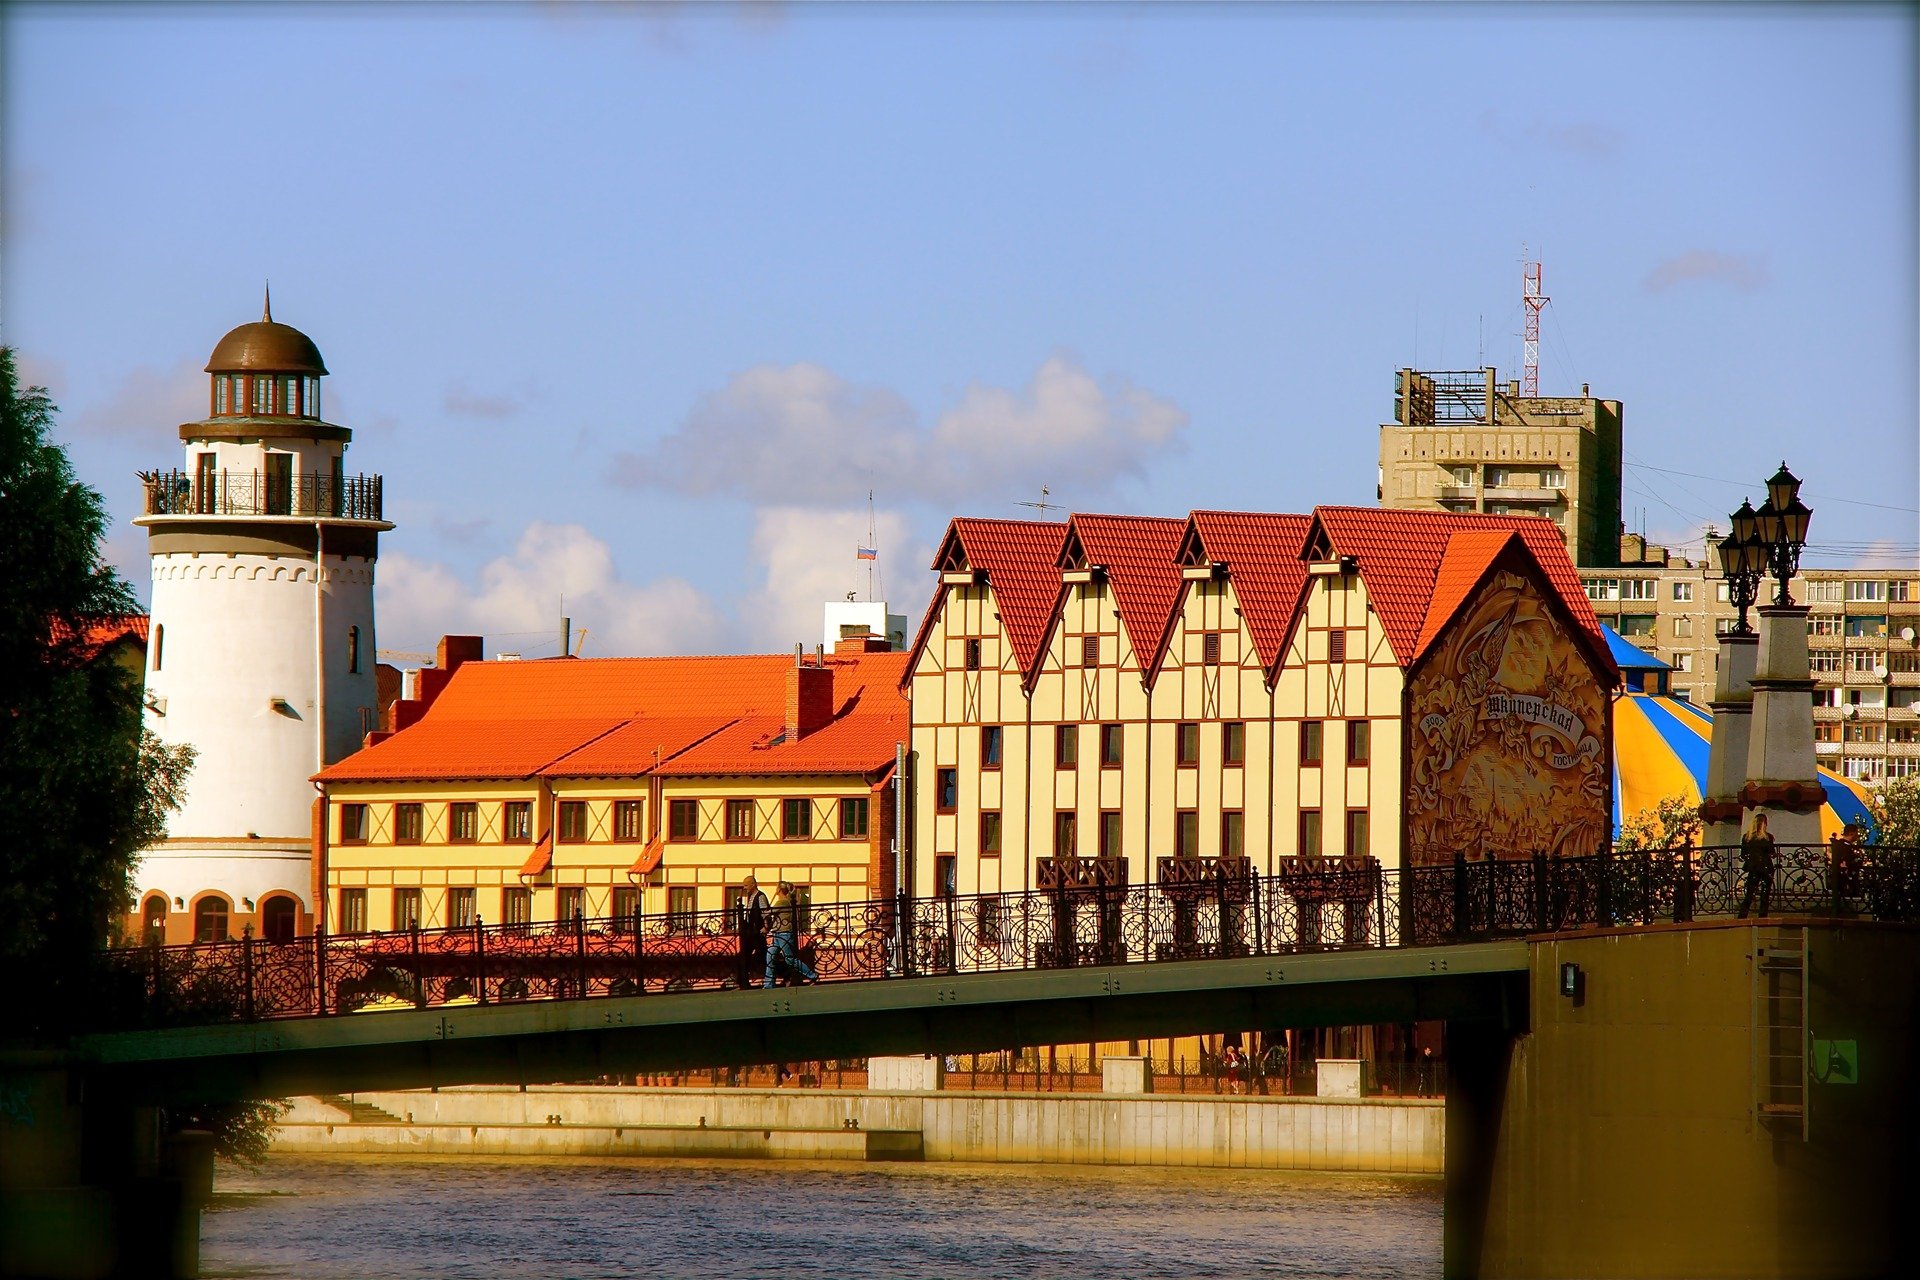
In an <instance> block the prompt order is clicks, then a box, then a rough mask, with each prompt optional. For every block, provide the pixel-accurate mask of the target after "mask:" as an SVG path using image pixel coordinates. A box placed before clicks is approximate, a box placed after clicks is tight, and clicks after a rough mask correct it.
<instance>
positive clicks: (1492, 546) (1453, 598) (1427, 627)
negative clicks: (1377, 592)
mask: <svg viewBox="0 0 1920 1280" xmlns="http://www.w3.org/2000/svg"><path fill="white" fill-rule="evenodd" d="M1519 536H1520V535H1519V534H1517V533H1515V532H1514V531H1513V530H1511V529H1468V530H1463V531H1461V532H1459V533H1456V534H1454V535H1453V536H1452V537H1450V538H1448V539H1447V550H1446V554H1445V555H1444V556H1442V557H1441V560H1440V568H1439V569H1438V571H1436V573H1435V575H1434V580H1433V592H1432V595H1431V596H1430V597H1429V599H1428V601H1427V620H1426V621H1425V622H1424V623H1422V624H1421V627H1420V638H1419V640H1418V641H1416V642H1415V644H1414V647H1413V656H1414V657H1415V658H1418V657H1419V656H1420V655H1421V654H1423V653H1425V652H1426V651H1427V646H1428V645H1430V644H1432V643H1433V641H1434V638H1435V637H1436V636H1438V635H1439V634H1440V631H1441V628H1443V627H1445V626H1446V625H1447V622H1448V620H1449V619H1451V618H1452V617H1453V614H1454V611H1455V610H1456V609H1458V608H1459V607H1460V606H1461V604H1462V603H1463V602H1465V600H1466V598H1467V595H1468V593H1470V592H1471V591H1472V590H1473V589H1474V588H1475V587H1476V586H1478V585H1480V579H1482V578H1484V577H1486V575H1487V570H1488V569H1489V568H1491V567H1492V566H1493V562H1494V561H1495V560H1497V559H1499V557H1500V553H1501V552H1502V551H1505V550H1506V549H1507V545H1508V544H1509V543H1511V542H1512V541H1513V540H1514V539H1515V538H1517V537H1519ZM1522 545H1525V544H1524V543H1523V544H1522Z"/></svg>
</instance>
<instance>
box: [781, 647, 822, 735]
mask: <svg viewBox="0 0 1920 1280" xmlns="http://www.w3.org/2000/svg"><path fill="white" fill-rule="evenodd" d="M832 719H833V668H832V667H829V666H827V665H825V664H824V663H822V664H821V665H820V666H817V667H816V666H808V665H807V664H806V663H804V662H797V661H796V662H795V663H794V664H793V667H792V669H791V670H789V671H788V672H787V726H786V728H787V734H786V737H787V741H788V742H797V741H799V740H800V739H801V738H804V737H806V736H807V735H808V734H810V733H812V732H813V731H814V730H816V729H823V728H825V727H826V726H827V724H828V723H829V722H830V721H832Z"/></svg>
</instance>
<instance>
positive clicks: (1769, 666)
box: [1723, 462, 1826, 845]
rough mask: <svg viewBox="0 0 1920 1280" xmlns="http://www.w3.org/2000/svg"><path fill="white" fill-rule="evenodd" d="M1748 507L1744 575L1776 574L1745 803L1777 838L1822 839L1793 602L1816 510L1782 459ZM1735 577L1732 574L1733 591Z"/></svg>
mask: <svg viewBox="0 0 1920 1280" xmlns="http://www.w3.org/2000/svg"><path fill="white" fill-rule="evenodd" d="M1749 512H1750V509H1749V507H1748V505H1747V504H1746V503H1742V504H1741V510H1740V511H1739V512H1736V513H1735V515H1734V520H1735V528H1736V536H1738V530H1739V526H1740V522H1741V520H1742V518H1743V517H1746V523H1747V527H1748V529H1749V530H1750V532H1751V536H1750V538H1744V539H1742V540H1741V546H1740V555H1739V558H1738V559H1739V565H1738V568H1739V570H1740V573H1741V577H1742V580H1743V581H1744V580H1745V577H1746V575H1747V574H1749V573H1751V574H1752V575H1753V581H1754V583H1755V586H1754V590H1755V591H1756V593H1757V589H1758V580H1759V578H1760V577H1761V576H1762V575H1764V574H1771V576H1772V577H1773V579H1774V583H1775V590H1774V596H1773V602H1772V603H1771V604H1768V605H1762V606H1761V607H1760V609H1759V614H1760V627H1759V632H1760V634H1759V645H1758V649H1759V653H1758V657H1757V660H1756V662H1755V665H1754V668H1753V676H1752V679H1751V680H1750V682H1749V683H1750V685H1751V688H1752V690H1753V701H1752V715H1751V719H1750V721H1749V726H1748V733H1747V751H1746V781H1745V782H1744V783H1743V784H1742V785H1741V787H1740V804H1741V808H1742V810H1743V811H1744V812H1745V813H1751V812H1753V811H1755V810H1760V809H1764V810H1766V812H1767V815H1768V818H1769V825H1770V826H1771V828H1772V831H1773V837H1774V839H1775V840H1776V841H1778V842H1779V843H1780V844H1782V845H1793V844H1818V843H1819V840H1820V807H1821V805H1823V804H1824V803H1825V802H1826V797H1825V794H1824V792H1823V791H1822V790H1821V787H1820V777H1819V772H1818V770H1817V769H1816V768H1815V764H1814V759H1815V757H1814V745H1813V689H1814V681H1813V677H1812V671H1811V669H1810V667H1809V664H1808V659H1807V610H1806V609H1805V608H1804V607H1802V606H1799V605H1796V604H1794V602H1793V594H1792V592H1791V591H1790V590H1789V585H1790V584H1791V582H1792V580H1793V575H1794V573H1795V572H1797V571H1798V569H1799V567H1800V553H1801V552H1802V551H1803V550H1804V549H1805V547H1806V545H1807V526H1808V525H1809V524H1810V523H1811V521H1812V518H1813V512H1812V510H1810V509H1809V508H1808V507H1807V505H1806V504H1805V503H1803V502H1801V501H1800V480H1799V478H1798V477H1797V476H1795V475H1794V474H1793V472H1791V471H1789V470H1787V464H1786V463H1784V462H1783V463H1781V464H1780V470H1779V471H1777V472H1775V473H1774V474H1773V476H1772V477H1771V478H1770V479H1768V481H1767V496H1766V500H1765V501H1764V502H1762V503H1761V504H1760V509H1759V510H1758V511H1751V512H1750V514H1749ZM1724 564H1725V561H1724V559H1723V567H1724ZM1733 581H1734V580H1733V578H1732V577H1729V579H1728V582H1729V592H1730V594H1731V591H1732V589H1733V585H1732V584H1733ZM1743 613H1744V611H1743ZM1743 825H1744V821H1743Z"/></svg>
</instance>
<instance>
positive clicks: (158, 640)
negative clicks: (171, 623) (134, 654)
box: [153, 626, 167, 671]
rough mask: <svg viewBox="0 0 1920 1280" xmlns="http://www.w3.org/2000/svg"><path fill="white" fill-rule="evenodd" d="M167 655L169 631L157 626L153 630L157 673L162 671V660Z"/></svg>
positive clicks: (154, 662)
mask: <svg viewBox="0 0 1920 1280" xmlns="http://www.w3.org/2000/svg"><path fill="white" fill-rule="evenodd" d="M166 654H167V629H166V627H164V626H155V627H154V629H153V669H154V670H155V671H158V670H159V669H160V659H162V658H164V657H165V656H166Z"/></svg>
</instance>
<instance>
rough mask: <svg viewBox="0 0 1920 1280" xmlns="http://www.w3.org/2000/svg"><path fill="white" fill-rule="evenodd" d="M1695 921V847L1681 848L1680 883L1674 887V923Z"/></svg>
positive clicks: (1687, 845) (1688, 845)
mask: <svg viewBox="0 0 1920 1280" xmlns="http://www.w3.org/2000/svg"><path fill="white" fill-rule="evenodd" d="M1691 919H1693V846H1692V845H1691V844H1685V845H1682V846H1680V883H1678V884H1676V885H1675V886H1674V887H1673V922H1674V923H1675V924H1685V923H1687V921H1689V920H1691Z"/></svg>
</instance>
